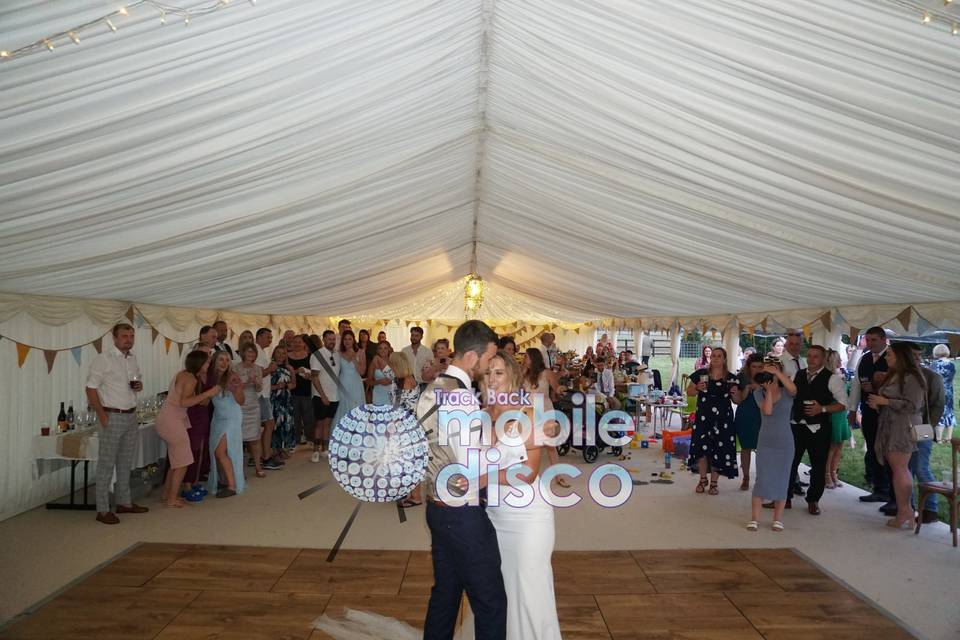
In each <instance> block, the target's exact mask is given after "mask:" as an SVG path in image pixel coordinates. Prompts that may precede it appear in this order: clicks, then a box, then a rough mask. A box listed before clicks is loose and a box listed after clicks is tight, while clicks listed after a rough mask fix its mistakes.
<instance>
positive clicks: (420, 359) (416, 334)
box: [403, 327, 433, 384]
mask: <svg viewBox="0 0 960 640" xmlns="http://www.w3.org/2000/svg"><path fill="white" fill-rule="evenodd" d="M422 341H423V329H421V328H420V327H410V344H409V345H407V346H406V347H404V348H403V354H404V355H405V356H407V357H408V358H410V366H411V367H412V368H413V375H414V377H415V378H416V379H417V384H422V383H423V370H424V369H426V368H427V367H429V366H430V361H431V360H433V352H432V351H431V350H430V349H428V348H427V347H425V346H424V345H422V344H420V343H421V342H422Z"/></svg>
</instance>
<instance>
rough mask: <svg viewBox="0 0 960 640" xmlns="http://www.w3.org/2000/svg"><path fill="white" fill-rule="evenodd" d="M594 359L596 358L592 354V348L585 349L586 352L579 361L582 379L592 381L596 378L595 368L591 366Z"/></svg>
mask: <svg viewBox="0 0 960 640" xmlns="http://www.w3.org/2000/svg"><path fill="white" fill-rule="evenodd" d="M596 359H597V356H596V355H595V354H594V352H593V347H587V349H586V351H584V353H583V358H582V359H581V364H582V366H583V368H582V370H581V371H580V375H581V376H582V377H583V378H586V379H587V380H591V381H592V380H593V379H594V378H595V377H596V367H595V366H594V364H593V363H594V361H595V360H596Z"/></svg>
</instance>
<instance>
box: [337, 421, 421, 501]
mask: <svg viewBox="0 0 960 640" xmlns="http://www.w3.org/2000/svg"><path fill="white" fill-rule="evenodd" d="M428 451H429V450H428V446H427V435H426V433H424V430H423V427H421V426H420V424H419V423H418V422H417V419H416V418H415V417H414V416H413V414H412V413H410V412H409V411H408V410H406V409H404V408H393V407H387V406H383V405H375V404H365V405H361V406H359V407H356V408H354V409H352V410H351V411H350V412H349V413H348V414H346V415H345V416H343V417H342V418H341V419H340V422H338V423H337V425H336V426H335V427H334V429H333V433H332V434H330V458H329V460H330V471H331V472H332V473H333V477H334V478H335V479H336V481H337V482H338V483H339V484H340V486H341V487H343V490H344V491H346V492H347V493H349V494H350V495H351V496H353V497H355V498H357V499H358V500H364V501H366V502H394V501H396V500H399V499H400V498H403V497H405V496H406V495H407V494H409V493H410V491H411V490H413V488H414V487H415V486H417V485H418V484H419V483H420V482H421V481H422V480H423V477H424V475H425V473H426V470H427V459H428Z"/></svg>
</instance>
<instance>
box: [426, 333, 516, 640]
mask: <svg viewBox="0 0 960 640" xmlns="http://www.w3.org/2000/svg"><path fill="white" fill-rule="evenodd" d="M453 347H454V354H453V359H452V360H451V361H450V363H449V365H448V366H447V370H446V372H445V373H443V374H441V375H440V377H439V378H438V379H437V382H435V383H431V384H430V385H428V386H427V390H426V391H425V392H424V393H423V394H421V396H420V401H419V404H418V405H417V417H418V418H419V419H420V420H421V421H422V422H423V423H425V424H427V423H429V424H430V426H431V430H430V431H431V433H430V434H428V438H429V446H430V463H429V466H428V473H427V477H426V478H425V479H424V483H423V484H424V487H423V488H424V491H425V494H426V496H427V526H428V527H429V529H430V541H431V549H432V550H433V553H432V554H431V557H432V558H433V580H434V586H433V590H432V591H431V592H430V603H429V605H428V607H427V617H426V620H425V621H424V629H423V637H424V638H428V639H431V640H432V639H439V638H452V637H453V633H454V627H455V625H456V621H457V616H458V614H459V611H460V603H461V599H462V597H463V592H464V591H466V593H467V597H468V598H469V600H470V607H471V609H472V610H473V613H474V637H476V638H477V639H478V640H479V639H481V638H485V639H499V640H502V639H503V638H506V628H507V595H506V591H505V589H504V585H503V576H502V574H501V573H500V549H499V546H498V544H497V534H496V530H495V529H494V527H493V524H492V523H491V522H490V518H489V517H488V516H487V512H486V509H485V508H484V507H483V506H482V505H480V504H477V503H478V502H479V487H478V485H479V482H478V481H479V479H478V478H472V479H471V481H470V483H469V486H468V488H467V493H466V495H464V496H463V497H462V499H461V500H460V501H458V505H457V506H453V505H449V504H446V503H444V502H442V501H441V500H440V498H439V495H441V492H440V491H438V490H437V487H436V481H437V477H438V476H439V474H440V472H441V471H442V469H443V468H444V466H445V465H446V464H451V463H458V464H461V465H464V466H468V462H469V455H470V451H471V450H473V455H474V456H476V455H477V454H478V453H479V454H480V456H481V459H483V458H482V456H483V454H482V452H481V435H482V433H481V430H480V429H477V430H474V427H475V426H477V424H476V423H477V422H479V420H473V421H471V422H470V424H469V425H466V424H459V423H457V422H455V419H454V418H453V417H451V419H450V420H449V422H447V423H446V424H447V425H448V426H449V428H450V432H449V433H448V434H447V436H448V437H447V439H446V443H445V444H442V442H441V439H440V437H439V434H438V432H439V431H440V430H441V429H440V428H439V426H438V425H439V421H440V420H442V418H439V417H438V414H443V413H444V412H449V413H455V412H456V413H459V412H460V411H464V412H465V413H466V414H467V415H471V413H472V412H474V411H478V410H479V408H480V407H479V405H478V404H477V402H476V399H475V398H474V397H473V395H472V393H471V391H470V390H471V386H472V382H473V379H475V378H478V377H479V376H482V375H484V374H485V373H486V371H487V368H488V367H489V364H490V360H491V359H492V358H493V356H494V355H495V354H496V352H497V334H496V333H494V332H493V330H492V329H491V328H490V327H488V326H487V325H486V324H484V323H483V322H480V321H479V320H469V321H467V322H465V323H464V324H462V325H460V327H459V328H457V331H456V333H455V334H454V337H453ZM453 383H455V386H454V384H453ZM438 387H443V388H445V389H447V388H449V389H451V390H452V389H456V390H457V391H458V393H457V394H456V397H457V399H458V402H454V401H453V400H452V399H447V398H449V396H448V394H441V396H442V397H441V398H440V399H439V405H438V404H437V403H438V400H437V399H435V398H436V397H437V394H436V393H434V392H435V391H436V389H437V388H438ZM451 394H452V392H451ZM434 406H437V407H438V408H437V409H433V407H434ZM458 424H459V426H458ZM433 427H436V429H434V428H433ZM460 429H470V430H471V433H470V439H469V443H470V444H469V446H464V445H461V443H460V433H459V430H460ZM461 501H466V504H463V505H460V504H459V502H461Z"/></svg>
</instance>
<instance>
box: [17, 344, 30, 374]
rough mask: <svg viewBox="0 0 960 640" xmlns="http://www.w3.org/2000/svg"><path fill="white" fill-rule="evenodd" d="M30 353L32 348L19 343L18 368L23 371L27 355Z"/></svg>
mask: <svg viewBox="0 0 960 640" xmlns="http://www.w3.org/2000/svg"><path fill="white" fill-rule="evenodd" d="M28 353H30V346H29V345H26V344H20V343H19V342H18V343H17V366H18V367H20V368H21V369H23V363H24V362H26V361H27V354H28Z"/></svg>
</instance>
